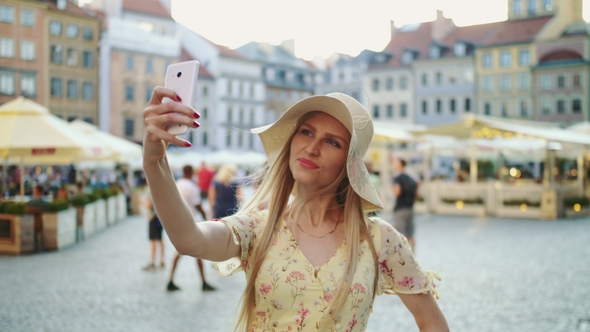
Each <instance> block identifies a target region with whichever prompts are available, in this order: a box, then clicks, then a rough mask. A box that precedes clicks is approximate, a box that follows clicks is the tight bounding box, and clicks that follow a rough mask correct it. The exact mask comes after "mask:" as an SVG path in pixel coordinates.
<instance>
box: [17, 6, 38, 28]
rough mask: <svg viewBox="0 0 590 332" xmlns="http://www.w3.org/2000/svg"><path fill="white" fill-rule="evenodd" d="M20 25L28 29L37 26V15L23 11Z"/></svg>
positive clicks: (29, 11)
mask: <svg viewBox="0 0 590 332" xmlns="http://www.w3.org/2000/svg"><path fill="white" fill-rule="evenodd" d="M20 24H21V25H24V26H26V27H32V26H33V25H35V13H34V12H33V11H31V10H26V9H23V10H21V12H20Z"/></svg>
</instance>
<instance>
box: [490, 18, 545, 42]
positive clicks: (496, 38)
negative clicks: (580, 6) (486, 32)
mask: <svg viewBox="0 0 590 332" xmlns="http://www.w3.org/2000/svg"><path fill="white" fill-rule="evenodd" d="M552 18H553V16H541V17H533V18H528V19H523V20H515V21H504V22H502V24H501V25H500V26H499V27H498V29H497V30H496V31H495V32H494V35H493V36H492V37H491V38H489V39H488V40H487V41H484V42H482V43H480V45H479V46H484V47H485V46H496V45H507V44H521V43H529V42H532V41H534V40H535V37H536V36H537V34H538V33H539V32H540V31H541V29H543V27H545V24H547V22H549V20H551V19H552Z"/></svg>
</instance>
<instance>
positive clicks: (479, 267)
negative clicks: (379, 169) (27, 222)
mask: <svg viewBox="0 0 590 332" xmlns="http://www.w3.org/2000/svg"><path fill="white" fill-rule="evenodd" d="M417 219H418V220H417V234H416V238H417V258H418V260H419V261H420V263H421V265H422V266H423V267H424V268H425V269H429V270H434V271H436V272H438V273H439V274H440V275H441V276H442V277H443V280H442V282H440V283H439V284H438V286H439V291H440V294H441V299H440V300H439V305H440V307H441V309H442V311H443V312H444V314H445V316H446V318H447V320H448V322H449V325H450V327H451V330H452V331H490V332H492V331H502V332H505V331H515V332H521V331H551V332H553V331H590V287H589V286H588V280H590V259H589V257H590V219H579V220H561V221H551V222H549V221H534V220H508V219H495V218H465V217H443V216H434V215H423V216H418V218H417ZM165 243H166V244H167V247H166V249H167V251H166V255H165V256H166V263H167V266H166V268H165V269H161V270H158V271H155V272H146V271H142V269H141V268H142V267H143V266H144V265H145V264H146V263H147V261H148V257H149V243H148V240H147V222H146V221H145V220H144V219H143V218H142V217H138V216H132V217H129V218H128V219H126V220H125V221H123V222H121V223H118V224H116V225H114V226H112V227H110V228H108V229H106V230H104V231H103V232H101V233H100V234H97V235H95V236H94V237H92V238H90V239H88V240H86V241H84V242H82V243H79V244H77V245H76V246H74V247H72V248H69V249H66V250H63V251H60V252H46V253H37V254H34V255H29V256H21V257H10V256H0V331H10V332H11V331H27V332H28V331H50V332H53V331H59V332H62V331H126V332H127V331H181V332H182V331H224V332H225V331H231V321H232V318H233V313H234V310H235V308H236V305H237V302H238V299H239V297H240V295H241V290H242V288H243V287H244V285H245V282H244V278H243V274H240V275H236V276H232V277H229V278H221V277H219V276H218V275H217V273H216V272H215V271H214V270H213V267H212V265H211V264H210V263H208V262H207V263H206V264H205V266H206V269H207V271H206V273H207V278H208V279H209V281H210V283H211V284H213V285H215V286H217V287H218V288H219V290H218V291H216V292H210V293H202V292H201V291H200V284H201V281H200V278H199V277H198V273H197V268H196V264H195V261H194V259H192V258H190V257H183V258H182V259H181V260H180V263H179V269H178V271H177V275H176V278H175V279H176V280H175V281H176V283H177V284H178V285H179V286H180V287H181V288H182V290H181V291H178V292H174V293H169V292H166V290H165V286H166V283H167V280H168V273H169V265H170V262H171V260H172V257H173V255H174V248H173V247H172V246H171V244H170V243H169V242H168V240H167V239H166V240H165ZM367 331H368V332H382V331H388V332H391V331H417V328H416V326H415V323H414V321H413V318H412V316H411V315H410V314H409V312H408V311H407V309H405V307H404V306H403V304H402V303H401V301H400V300H399V299H398V298H397V297H396V296H385V295H384V296H380V297H378V298H377V300H376V303H375V306H374V311H373V314H372V316H371V319H370V321H369V327H368V329H367Z"/></svg>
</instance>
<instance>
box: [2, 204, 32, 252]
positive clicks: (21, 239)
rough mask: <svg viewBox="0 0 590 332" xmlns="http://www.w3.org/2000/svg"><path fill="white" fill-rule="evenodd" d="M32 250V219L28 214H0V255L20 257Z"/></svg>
mask: <svg viewBox="0 0 590 332" xmlns="http://www.w3.org/2000/svg"><path fill="white" fill-rule="evenodd" d="M34 250H35V219H34V217H33V216H32V215H30V214H23V215H16V214H4V213H2V214H0V254H6V255H21V254H26V253H31V252H33V251H34Z"/></svg>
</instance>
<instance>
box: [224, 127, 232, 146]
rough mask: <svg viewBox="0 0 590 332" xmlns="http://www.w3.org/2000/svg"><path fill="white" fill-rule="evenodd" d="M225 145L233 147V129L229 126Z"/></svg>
mask: <svg viewBox="0 0 590 332" xmlns="http://www.w3.org/2000/svg"><path fill="white" fill-rule="evenodd" d="M225 146H226V147H228V148H229V147H231V130H230V129H229V128H228V129H227V130H226V133H225Z"/></svg>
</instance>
